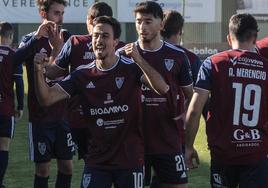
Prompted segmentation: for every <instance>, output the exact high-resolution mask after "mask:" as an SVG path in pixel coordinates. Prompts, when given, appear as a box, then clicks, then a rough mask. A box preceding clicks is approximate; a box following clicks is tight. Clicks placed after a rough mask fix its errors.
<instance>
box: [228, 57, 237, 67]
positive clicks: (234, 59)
mask: <svg viewBox="0 0 268 188" xmlns="http://www.w3.org/2000/svg"><path fill="white" fill-rule="evenodd" d="M237 60H238V59H237V57H234V58H232V59H230V61H231V63H232V64H233V66H235V65H236V64H237Z"/></svg>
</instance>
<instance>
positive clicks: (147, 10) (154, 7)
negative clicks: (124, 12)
mask: <svg viewBox="0 0 268 188" xmlns="http://www.w3.org/2000/svg"><path fill="white" fill-rule="evenodd" d="M137 13H142V14H152V15H153V16H154V17H155V18H161V20H163V17H164V14H163V10H162V7H161V6H160V5H159V4H158V3H156V2H154V1H145V2H141V3H138V4H137V5H136V7H135V9H134V14H135V15H136V14H137Z"/></svg>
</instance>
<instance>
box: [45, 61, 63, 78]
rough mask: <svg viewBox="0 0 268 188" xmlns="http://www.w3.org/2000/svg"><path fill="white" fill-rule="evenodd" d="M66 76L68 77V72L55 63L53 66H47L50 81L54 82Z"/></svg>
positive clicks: (47, 75)
mask: <svg viewBox="0 0 268 188" xmlns="http://www.w3.org/2000/svg"><path fill="white" fill-rule="evenodd" d="M65 75H66V71H65V70H63V69H61V68H60V67H58V66H57V65H56V64H55V63H52V64H50V63H49V64H48V65H47V66H46V77H48V78H49V79H52V80H54V79H56V78H58V77H61V76H65Z"/></svg>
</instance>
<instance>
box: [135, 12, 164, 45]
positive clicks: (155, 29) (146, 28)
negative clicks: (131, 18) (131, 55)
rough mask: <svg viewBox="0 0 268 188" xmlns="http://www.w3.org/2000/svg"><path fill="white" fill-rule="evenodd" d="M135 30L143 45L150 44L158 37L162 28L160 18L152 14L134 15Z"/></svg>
mask: <svg viewBox="0 0 268 188" xmlns="http://www.w3.org/2000/svg"><path fill="white" fill-rule="evenodd" d="M135 24H136V30H137V33H138V35H139V39H140V40H141V41H142V42H143V43H150V42H152V41H153V40H155V39H157V40H158V38H159V37H160V31H161V29H162V28H163V23H162V20H161V18H156V17H154V16H153V15H152V14H146V13H140V12H137V13H136V23H135Z"/></svg>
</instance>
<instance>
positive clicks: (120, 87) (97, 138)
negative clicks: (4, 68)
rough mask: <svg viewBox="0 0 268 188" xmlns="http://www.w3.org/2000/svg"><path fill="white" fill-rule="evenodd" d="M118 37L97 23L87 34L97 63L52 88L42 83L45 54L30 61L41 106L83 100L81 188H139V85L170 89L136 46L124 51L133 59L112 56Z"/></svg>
mask: <svg viewBox="0 0 268 188" xmlns="http://www.w3.org/2000/svg"><path fill="white" fill-rule="evenodd" d="M120 33H121V28H120V24H119V22H118V21H117V20H116V19H114V18H112V17H107V16H102V17H98V18H96V19H95V20H94V28H93V35H92V37H93V38H92V45H93V50H94V53H95V56H96V60H95V61H94V62H92V63H90V64H88V65H82V66H80V67H79V68H78V69H76V70H75V71H74V72H72V73H71V74H70V75H69V76H68V77H66V78H65V79H64V80H63V81H61V82H60V83H59V84H56V85H54V86H53V87H48V85H47V84H46V83H45V82H44V77H43V74H42V70H43V69H42V68H43V67H42V66H43V65H42V64H43V63H44V58H45V56H44V54H38V55H37V56H36V57H35V62H36V63H35V78H36V80H37V81H38V82H36V84H35V86H36V92H37V95H38V99H39V101H40V103H42V104H43V105H51V104H53V103H55V102H57V101H59V100H62V99H64V98H68V97H71V96H75V95H79V97H80V98H83V99H84V100H83V101H82V106H83V110H84V113H85V114H84V116H85V118H86V121H87V131H89V132H90V133H91V137H88V138H87V140H86V144H87V153H86V155H85V156H86V159H85V161H86V168H85V169H84V174H83V176H84V181H82V185H81V187H82V188H111V187H112V184H114V186H115V187H118V188H126V187H127V188H137V187H143V163H144V141H143V134H142V116H141V113H142V107H141V97H140V96H141V83H144V84H146V85H147V86H148V87H151V88H153V89H154V90H155V92H157V93H159V94H165V93H166V92H167V91H168V90H169V86H168V85H167V84H166V83H165V81H164V80H163V78H162V77H161V75H160V74H159V73H157V72H156V71H155V70H154V69H153V68H152V67H151V66H150V65H149V64H148V63H146V61H144V59H143V58H142V57H141V56H140V54H139V52H138V51H137V48H136V46H135V44H133V43H131V44H127V45H126V46H125V47H124V49H125V52H126V54H128V55H130V56H131V57H132V58H133V60H125V59H121V58H119V57H118V56H116V55H115V47H116V46H117V43H118V41H119V37H120ZM134 62H135V63H134ZM129 98H131V99H132V100H129Z"/></svg>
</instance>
